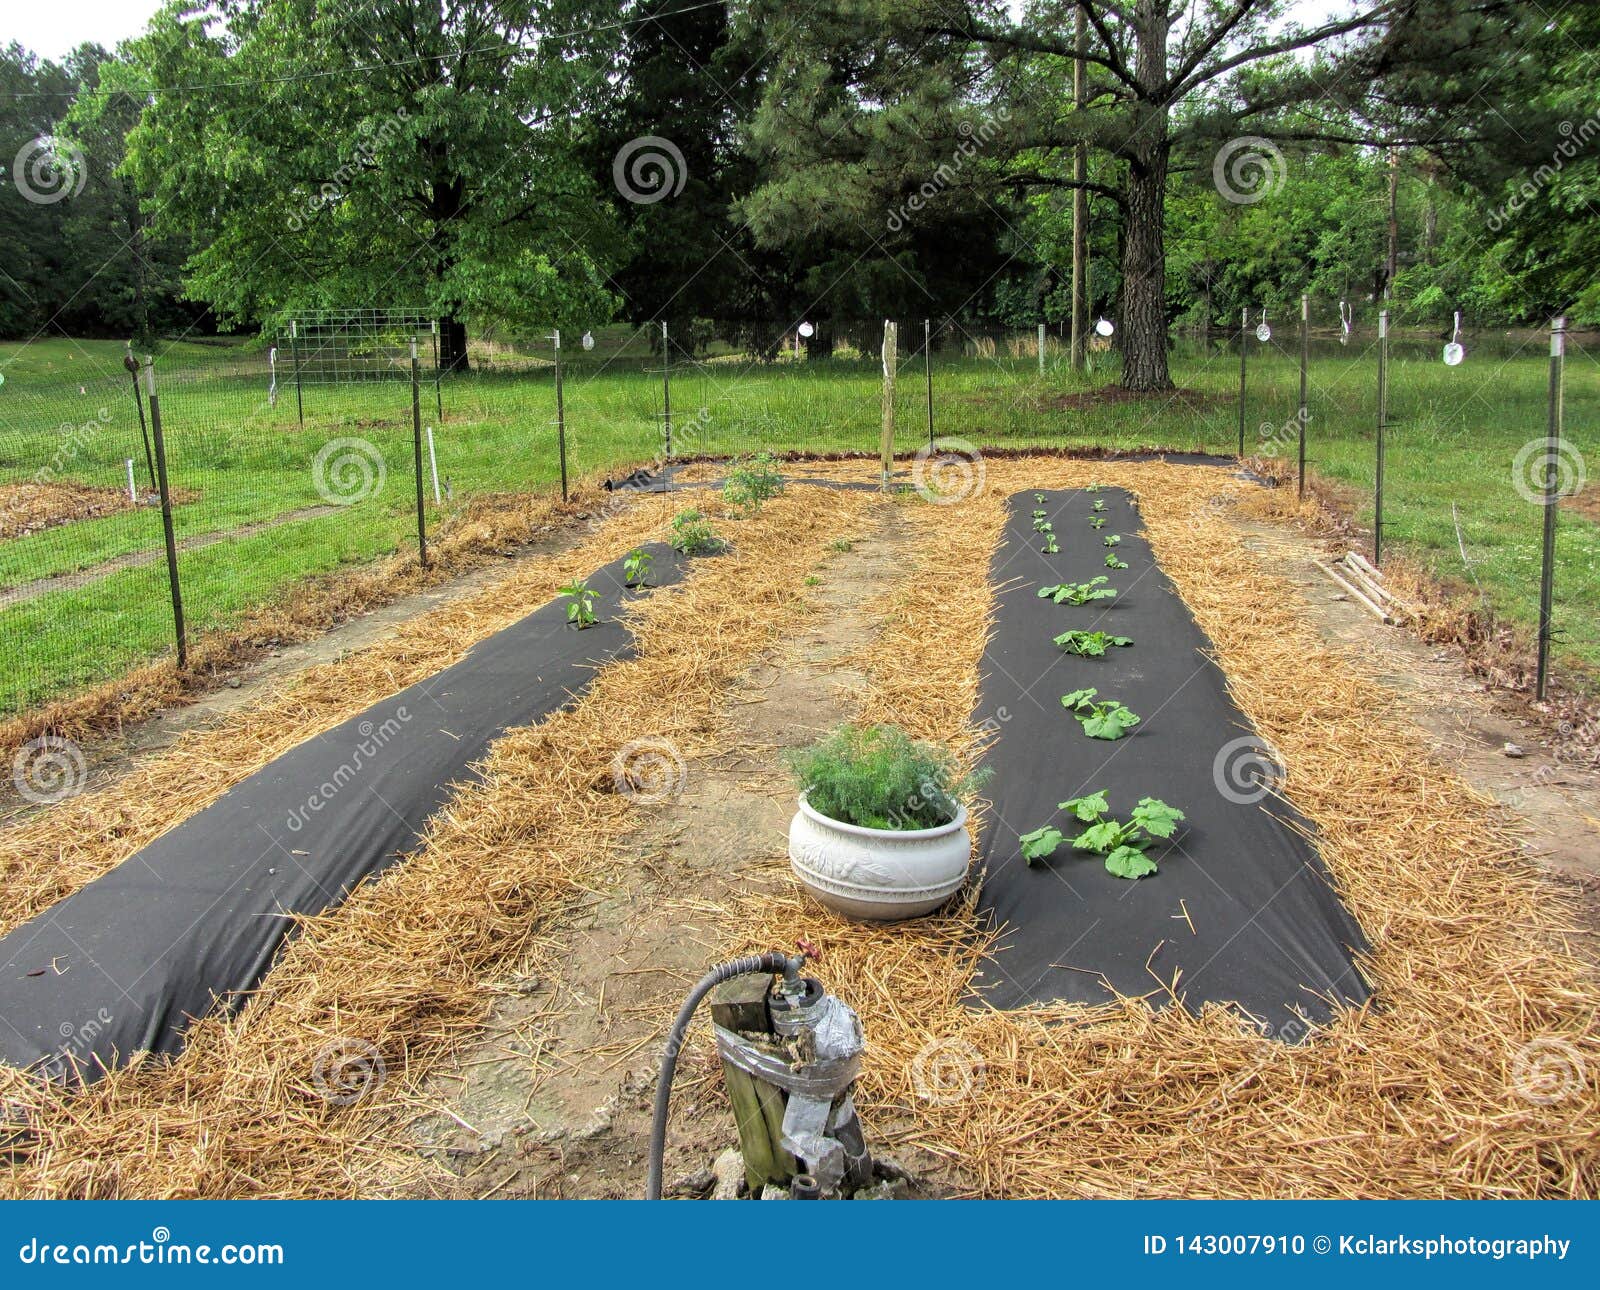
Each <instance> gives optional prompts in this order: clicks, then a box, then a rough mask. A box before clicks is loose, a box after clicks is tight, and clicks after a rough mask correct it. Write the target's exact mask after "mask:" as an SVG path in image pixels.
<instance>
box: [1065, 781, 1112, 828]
mask: <svg viewBox="0 0 1600 1290" xmlns="http://www.w3.org/2000/svg"><path fill="white" fill-rule="evenodd" d="M1056 805H1057V806H1058V807H1060V809H1061V810H1063V811H1071V812H1072V814H1073V815H1075V816H1076V817H1077V818H1078V819H1079V820H1080V821H1081V822H1083V823H1084V824H1093V823H1094V822H1095V821H1096V820H1098V819H1099V818H1100V817H1101V816H1102V815H1104V814H1105V813H1106V811H1107V810H1108V809H1109V806H1108V804H1107V802H1106V790H1105V789H1103V788H1102V789H1101V790H1100V791H1099V792H1098V793H1090V794H1089V795H1088V796H1087V797H1075V798H1073V799H1072V800H1071V801H1070V802H1058V803H1057V804H1056Z"/></svg>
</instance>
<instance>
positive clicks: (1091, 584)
mask: <svg viewBox="0 0 1600 1290" xmlns="http://www.w3.org/2000/svg"><path fill="white" fill-rule="evenodd" d="M1105 581H1106V578H1105V575H1104V574H1101V575H1100V577H1098V578H1091V579H1089V581H1088V582H1061V583H1057V584H1056V585H1055V586H1053V587H1040V588H1039V599H1041V600H1046V599H1048V600H1054V601H1055V602H1056V604H1058V605H1087V604H1088V603H1089V602H1090V601H1091V600H1115V599H1116V597H1117V593H1116V590H1115V589H1114V588H1112V587H1107V586H1105V585H1104V584H1105Z"/></svg>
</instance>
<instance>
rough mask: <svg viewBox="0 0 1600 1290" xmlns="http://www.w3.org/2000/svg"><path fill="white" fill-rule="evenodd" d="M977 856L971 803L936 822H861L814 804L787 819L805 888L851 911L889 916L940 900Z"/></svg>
mask: <svg viewBox="0 0 1600 1290" xmlns="http://www.w3.org/2000/svg"><path fill="white" fill-rule="evenodd" d="M971 858H972V836H971V835H970V834H969V833H968V832H967V808H966V807H964V806H963V807H960V808H959V810H958V812H957V814H956V818H955V819H953V820H951V821H950V823H948V824H941V825H939V827H938V828H934V829H909V830H901V829H864V828H862V827H861V826H860V825H858V824H843V823H840V822H839V821H838V820H830V819H829V818H828V817H827V816H826V815H822V814H819V813H818V812H816V811H814V810H812V809H811V806H810V804H809V803H808V802H807V801H806V799H805V794H803V793H802V794H801V795H800V809H799V810H798V811H796V812H795V816H794V819H793V820H791V821H790V823H789V864H790V866H791V867H792V868H793V869H794V873H795V877H797V878H798V879H799V880H800V884H801V886H803V887H804V888H805V889H806V890H807V891H808V892H810V893H811V894H812V895H813V896H815V897H816V898H817V899H818V900H819V901H821V902H822V903H823V904H824V905H826V906H827V907H828V908H829V909H832V910H834V911H836V912H838V913H841V914H844V915H846V916H848V917H850V918H863V919H870V920H875V921H889V920H893V919H898V918H915V917H916V916H917V915H919V914H926V913H930V912H932V911H933V910H935V909H937V908H939V906H940V905H942V904H944V902H945V901H947V900H949V899H950V897H951V896H953V895H955V893H956V892H957V891H959V890H960V889H961V884H962V883H964V882H965V881H966V879H967V864H968V862H969V861H970V860H971Z"/></svg>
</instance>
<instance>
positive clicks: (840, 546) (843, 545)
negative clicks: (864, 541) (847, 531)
mask: <svg viewBox="0 0 1600 1290" xmlns="http://www.w3.org/2000/svg"><path fill="white" fill-rule="evenodd" d="M828 549H829V550H832V551H837V552H839V554H840V555H847V554H849V553H850V552H851V551H854V550H855V549H856V544H855V543H854V542H852V541H851V540H850V539H849V538H834V540H833V541H832V542H830V543H828Z"/></svg>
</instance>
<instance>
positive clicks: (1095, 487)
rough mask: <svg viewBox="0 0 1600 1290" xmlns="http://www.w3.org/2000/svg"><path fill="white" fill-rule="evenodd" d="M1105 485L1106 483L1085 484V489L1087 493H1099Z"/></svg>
mask: <svg viewBox="0 0 1600 1290" xmlns="http://www.w3.org/2000/svg"><path fill="white" fill-rule="evenodd" d="M1104 487H1105V485H1104V484H1085V485H1084V486H1083V491H1084V492H1086V493H1098V492H1099V491H1100V490H1101V489H1102V488H1104Z"/></svg>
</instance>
